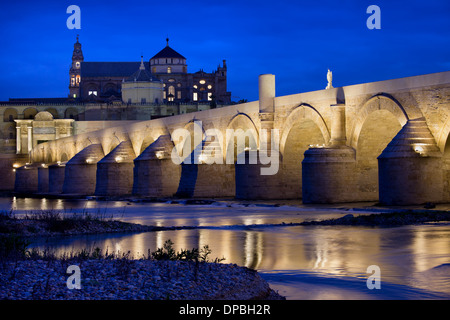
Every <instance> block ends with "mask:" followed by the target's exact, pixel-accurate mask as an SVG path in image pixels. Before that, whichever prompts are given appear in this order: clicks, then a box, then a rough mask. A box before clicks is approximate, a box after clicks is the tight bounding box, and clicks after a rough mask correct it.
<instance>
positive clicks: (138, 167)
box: [133, 135, 181, 197]
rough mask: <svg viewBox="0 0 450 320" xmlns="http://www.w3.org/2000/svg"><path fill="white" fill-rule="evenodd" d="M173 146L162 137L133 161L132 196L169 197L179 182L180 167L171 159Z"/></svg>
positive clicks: (168, 138) (168, 137)
mask: <svg viewBox="0 0 450 320" xmlns="http://www.w3.org/2000/svg"><path fill="white" fill-rule="evenodd" d="M173 147H174V144H173V142H172V140H171V139H170V136H169V135H162V136H159V137H158V139H156V141H155V142H153V143H152V144H150V145H149V146H148V147H147V148H146V149H145V150H144V152H142V153H141V155H140V156H138V157H137V158H136V159H134V171H133V174H134V182H133V195H137V196H144V197H171V196H173V195H174V194H175V192H176V191H177V188H178V183H179V182H180V172H181V167H180V165H177V164H175V163H174V162H173V161H172V159H171V153H172V149H173Z"/></svg>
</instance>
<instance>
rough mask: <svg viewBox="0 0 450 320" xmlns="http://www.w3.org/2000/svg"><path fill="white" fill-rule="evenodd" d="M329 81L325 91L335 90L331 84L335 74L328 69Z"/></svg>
mask: <svg viewBox="0 0 450 320" xmlns="http://www.w3.org/2000/svg"><path fill="white" fill-rule="evenodd" d="M327 80H328V84H327V86H326V88H325V89H333V86H332V85H331V82H332V81H333V73H332V72H331V71H330V69H328V72H327Z"/></svg>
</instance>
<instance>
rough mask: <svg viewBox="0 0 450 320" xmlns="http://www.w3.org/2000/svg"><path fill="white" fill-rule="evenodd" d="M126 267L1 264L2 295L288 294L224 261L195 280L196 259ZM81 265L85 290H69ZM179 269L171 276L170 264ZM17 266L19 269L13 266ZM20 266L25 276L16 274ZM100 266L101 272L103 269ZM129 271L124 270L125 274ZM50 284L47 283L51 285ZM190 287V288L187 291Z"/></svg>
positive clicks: (205, 267) (204, 268)
mask: <svg viewBox="0 0 450 320" xmlns="http://www.w3.org/2000/svg"><path fill="white" fill-rule="evenodd" d="M128 263H129V271H125V272H124V271H123V269H121V267H120V263H117V261H114V260H101V259H95V260H85V261H83V262H82V263H79V262H77V261H72V262H70V263H69V264H67V263H66V264H63V263H61V261H59V260H55V261H52V262H51V263H49V262H48V261H43V260H21V261H17V262H2V263H1V264H0V300H2V299H12V300H16V299H18V300H21V299H33V300H39V299H45V300H48V299H51V300H61V299H70V300H72V299H73V300H79V299H80V300H100V299H115V300H141V299H166V298H167V297H169V298H170V299H174V300H180V299H181V300H203V299H207V300H211V299H226V300H234V299H239V300H246V299H255V298H257V299H266V298H267V299H284V298H283V297H281V296H279V295H278V294H277V293H275V292H274V291H273V290H272V289H270V287H269V285H268V283H267V282H266V281H265V280H263V279H262V278H261V277H260V276H259V274H258V273H257V272H256V271H254V270H251V269H248V268H245V267H238V266H236V265H230V264H223V263H200V265H199V266H198V273H197V279H196V277H195V263H192V262H181V261H155V260H144V259H142V260H129V261H128ZM70 264H75V265H78V266H80V271H81V279H80V280H81V284H82V287H81V289H68V288H67V284H66V281H67V278H68V277H69V276H71V275H72V274H67V277H63V276H61V274H66V269H67V266H68V265H70ZM168 268H174V269H178V271H179V272H178V276H177V273H173V274H171V275H170V277H168V278H166V276H167V269H168ZM14 269H16V270H14ZM17 270H21V273H22V274H23V275H24V276H20V277H19V276H18V275H17V274H18V272H17ZM99 270H102V272H99ZM124 273H126V274H124ZM47 283H48V284H47ZM186 289H188V290H186Z"/></svg>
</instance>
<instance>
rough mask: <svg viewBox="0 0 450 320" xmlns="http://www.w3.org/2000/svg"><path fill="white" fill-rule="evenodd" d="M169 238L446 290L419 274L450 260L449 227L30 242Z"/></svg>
mask: <svg viewBox="0 0 450 320" xmlns="http://www.w3.org/2000/svg"><path fill="white" fill-rule="evenodd" d="M168 239H171V240H172V241H173V242H174V243H175V248H176V249H177V250H180V249H182V248H187V249H191V248H201V247H203V246H204V245H206V244H207V245H209V247H210V248H211V249H212V257H211V258H215V257H219V258H220V257H222V256H223V257H225V258H226V260H225V263H236V264H238V265H242V266H246V267H249V268H254V269H258V270H266V271H267V270H272V271H273V270H303V271H313V272H319V273H322V274H327V275H335V276H352V277H359V278H364V279H366V278H367V274H366V270H367V267H368V266H369V265H373V264H375V265H378V266H380V268H381V272H382V279H383V281H388V282H391V283H397V284H404V285H408V286H412V287H425V288H426V289H428V290H440V291H443V292H447V293H449V294H450V283H449V282H448V274H447V275H446V276H447V277H446V278H443V279H441V280H439V281H438V282H439V285H438V287H436V285H437V284H436V283H433V282H432V280H430V279H424V278H423V276H421V272H423V271H425V270H430V269H431V268H433V267H436V266H439V265H442V264H445V263H449V262H450V227H449V226H407V227H398V228H360V227H313V228H309V227H278V228H271V229H270V230H268V229H264V230H258V229H255V230H251V231H249V230H239V229H236V230H229V229H227V230H217V229H198V230H179V231H160V232H149V233H140V234H134V235H102V236H98V235H97V236H94V235H92V236H79V237H74V238H62V239H50V240H49V239H47V240H46V241H44V240H41V241H38V242H36V243H35V244H34V245H33V246H36V247H39V248H42V249H43V248H45V247H50V248H52V249H54V250H55V251H56V252H57V253H58V254H60V253H62V252H70V251H73V250H74V251H77V250H81V249H83V248H86V247H88V248H93V247H100V248H101V249H102V250H103V251H104V252H105V251H106V250H108V251H109V252H111V251H115V252H127V251H131V252H132V253H133V255H134V256H135V257H141V256H142V255H146V254H147V252H148V249H150V250H151V251H154V250H156V248H158V247H162V245H163V244H164V242H165V241H166V240H168ZM445 279H447V280H445ZM419 280H420V281H419ZM430 281H431V282H430Z"/></svg>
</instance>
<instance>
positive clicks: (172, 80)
mask: <svg viewBox="0 0 450 320" xmlns="http://www.w3.org/2000/svg"><path fill="white" fill-rule="evenodd" d="M167 81H169V82H175V79H169V80H167Z"/></svg>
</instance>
